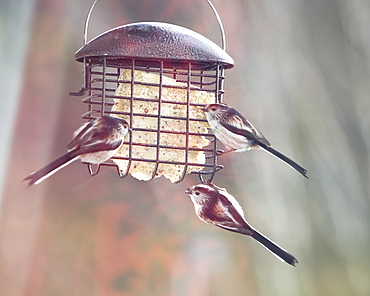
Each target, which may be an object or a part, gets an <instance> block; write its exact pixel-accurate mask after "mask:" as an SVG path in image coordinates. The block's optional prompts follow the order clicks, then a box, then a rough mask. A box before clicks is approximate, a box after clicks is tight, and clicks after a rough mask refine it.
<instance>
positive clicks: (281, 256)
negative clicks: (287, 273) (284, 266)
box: [252, 230, 298, 266]
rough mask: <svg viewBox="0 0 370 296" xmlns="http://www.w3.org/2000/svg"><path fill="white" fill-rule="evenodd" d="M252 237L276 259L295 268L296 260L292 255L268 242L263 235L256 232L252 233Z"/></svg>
mask: <svg viewBox="0 0 370 296" xmlns="http://www.w3.org/2000/svg"><path fill="white" fill-rule="evenodd" d="M252 237H253V238H254V239H255V240H257V241H258V242H259V243H260V244H261V245H263V246H264V247H265V248H266V249H268V250H269V251H271V252H272V253H273V254H274V255H275V256H276V257H278V258H279V259H280V260H282V261H285V262H286V263H289V264H290V265H293V266H295V264H296V263H298V260H297V259H296V258H295V257H294V256H293V255H292V254H289V253H288V252H287V251H285V250H284V249H283V248H281V247H279V246H278V245H277V244H275V243H274V242H273V241H271V240H269V239H268V238H267V237H265V236H264V235H263V234H261V233H259V232H258V231H257V230H254V231H253V234H252Z"/></svg>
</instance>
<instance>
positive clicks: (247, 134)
mask: <svg viewBox="0 0 370 296" xmlns="http://www.w3.org/2000/svg"><path fill="white" fill-rule="evenodd" d="M204 112H205V114H206V117H207V120H208V123H209V125H210V127H211V129H212V131H213V133H214V135H215V136H216V138H217V139H218V140H220V141H221V142H222V143H223V144H224V145H225V146H226V147H227V148H228V149H229V150H228V151H226V152H224V153H227V152H231V151H236V152H243V151H246V150H250V149H252V148H254V149H263V150H265V151H266V152H269V153H271V154H272V155H274V156H276V157H277V158H279V159H280V160H282V161H284V162H285V163H286V164H288V165H289V166H291V167H292V168H294V169H296V170H297V171H298V172H299V173H301V174H302V175H303V176H304V177H306V178H307V179H308V176H307V170H306V169H305V168H303V167H302V166H300V165H299V164H298V163H296V162H295V161H293V160H291V159H290V158H289V157H287V156H285V155H284V154H282V153H280V152H279V151H277V150H275V149H274V148H272V147H271V144H270V142H269V141H268V140H267V139H266V138H265V137H264V135H263V134H262V133H261V132H260V131H259V130H258V129H256V128H255V127H254V126H253V125H252V124H251V123H250V122H249V121H248V120H247V119H245V118H244V116H243V115H241V114H240V113H239V112H238V111H237V110H235V109H234V108H231V107H229V106H227V105H225V104H210V105H208V106H206V107H205V108H204Z"/></svg>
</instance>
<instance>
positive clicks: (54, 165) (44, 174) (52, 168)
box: [23, 151, 78, 186]
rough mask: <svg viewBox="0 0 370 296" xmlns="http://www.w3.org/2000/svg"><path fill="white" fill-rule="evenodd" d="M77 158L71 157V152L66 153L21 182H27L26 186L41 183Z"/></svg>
mask: <svg viewBox="0 0 370 296" xmlns="http://www.w3.org/2000/svg"><path fill="white" fill-rule="evenodd" d="M77 158H78V156H75V155H73V152H72V151H71V152H67V153H66V154H64V155H62V156H61V157H59V158H57V159H56V160H54V161H53V162H51V163H49V164H48V165H46V166H44V167H43V168H41V169H39V170H38V171H36V172H33V173H32V174H30V175H29V176H27V177H26V178H24V179H23V181H28V186H31V185H33V184H39V183H40V182H41V181H43V180H45V179H46V178H48V177H50V176H51V175H53V174H54V173H56V172H57V171H59V170H60V169H61V168H64V167H65V166H66V165H68V164H70V163H71V162H72V161H74V160H76V159H77Z"/></svg>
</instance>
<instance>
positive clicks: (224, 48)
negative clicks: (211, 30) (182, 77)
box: [84, 0, 226, 51]
mask: <svg viewBox="0 0 370 296" xmlns="http://www.w3.org/2000/svg"><path fill="white" fill-rule="evenodd" d="M206 1H207V3H208V4H209V6H210V7H211V9H212V10H213V13H214V14H215V16H216V19H217V23H218V26H219V28H220V31H221V48H222V49H223V50H224V51H226V37H225V29H224V25H223V24H222V20H221V17H220V15H219V13H218V11H217V9H216V7H215V6H214V5H213V3H212V2H211V0H206ZM96 2H98V0H95V1H94V3H93V4H92V5H91V7H90V10H89V12H88V14H87V16H86V21H85V26H84V44H86V43H87V31H88V28H89V22H90V17H91V14H92V11H93V9H94V7H95V4H96Z"/></svg>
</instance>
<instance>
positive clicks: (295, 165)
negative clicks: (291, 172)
mask: <svg viewBox="0 0 370 296" xmlns="http://www.w3.org/2000/svg"><path fill="white" fill-rule="evenodd" d="M259 147H261V148H262V149H263V150H265V151H266V152H269V153H270V154H272V155H274V156H276V157H277V158H279V159H280V160H282V161H284V162H285V163H286V164H287V165H289V166H291V167H292V168H293V169H295V170H297V171H298V172H299V173H301V174H302V176H304V177H306V178H307V179H308V176H307V170H306V169H305V168H304V167H302V166H300V165H299V164H298V163H296V162H295V161H294V160H292V159H290V158H289V157H287V156H285V155H284V154H282V153H280V152H279V151H277V150H275V149H274V148H272V147H270V146H267V145H265V144H263V143H261V144H259Z"/></svg>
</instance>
